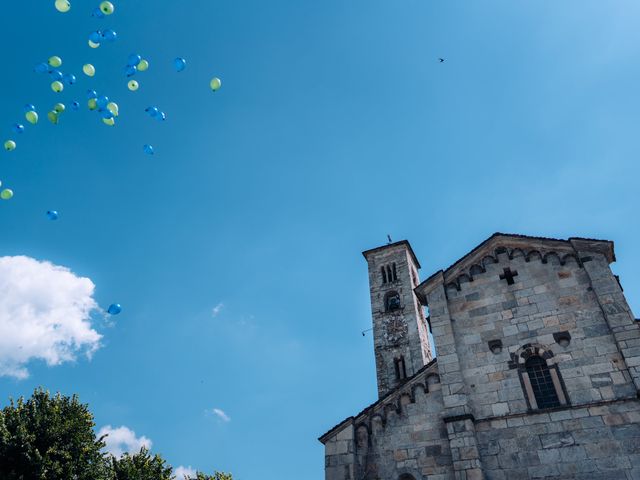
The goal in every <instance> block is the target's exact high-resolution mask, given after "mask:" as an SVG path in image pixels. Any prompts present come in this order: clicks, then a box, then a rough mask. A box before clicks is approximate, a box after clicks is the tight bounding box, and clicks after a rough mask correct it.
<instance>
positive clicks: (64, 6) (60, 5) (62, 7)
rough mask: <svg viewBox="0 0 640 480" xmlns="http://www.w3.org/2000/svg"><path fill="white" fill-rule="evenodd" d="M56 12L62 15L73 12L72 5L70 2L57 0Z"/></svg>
mask: <svg viewBox="0 0 640 480" xmlns="http://www.w3.org/2000/svg"><path fill="white" fill-rule="evenodd" d="M55 5H56V10H58V11H59V12H61V13H67V12H68V11H69V10H71V3H70V2H69V0H56V4H55Z"/></svg>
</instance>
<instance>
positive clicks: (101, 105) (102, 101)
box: [96, 95, 109, 108]
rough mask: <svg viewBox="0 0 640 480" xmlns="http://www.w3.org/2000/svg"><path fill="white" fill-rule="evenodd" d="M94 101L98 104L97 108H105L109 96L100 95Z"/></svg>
mask: <svg viewBox="0 0 640 480" xmlns="http://www.w3.org/2000/svg"><path fill="white" fill-rule="evenodd" d="M96 103H97V104H98V108H107V103H109V97H107V96H106V95H102V96H100V97H98V100H97V101H96Z"/></svg>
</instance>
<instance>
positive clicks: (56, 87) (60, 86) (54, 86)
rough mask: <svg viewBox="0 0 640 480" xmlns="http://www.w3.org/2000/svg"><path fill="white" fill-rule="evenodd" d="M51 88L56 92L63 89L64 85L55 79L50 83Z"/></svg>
mask: <svg viewBox="0 0 640 480" xmlns="http://www.w3.org/2000/svg"><path fill="white" fill-rule="evenodd" d="M51 90H53V91H54V92H56V93H60V92H61V91H63V90H64V85H63V84H62V82H60V81H58V80H56V81H55V82H53V83H52V84H51Z"/></svg>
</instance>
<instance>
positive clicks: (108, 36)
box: [102, 29, 118, 42]
mask: <svg viewBox="0 0 640 480" xmlns="http://www.w3.org/2000/svg"><path fill="white" fill-rule="evenodd" d="M102 36H103V37H104V39H105V40H106V41H107V42H115V41H116V40H117V39H118V34H117V33H116V32H115V31H113V30H111V29H109V30H105V31H104V32H103V33H102Z"/></svg>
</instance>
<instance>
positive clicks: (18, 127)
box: [13, 123, 24, 133]
mask: <svg viewBox="0 0 640 480" xmlns="http://www.w3.org/2000/svg"><path fill="white" fill-rule="evenodd" d="M13 131H14V132H16V133H22V132H24V125H20V124H19V123H16V124H15V125H14V126H13Z"/></svg>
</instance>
